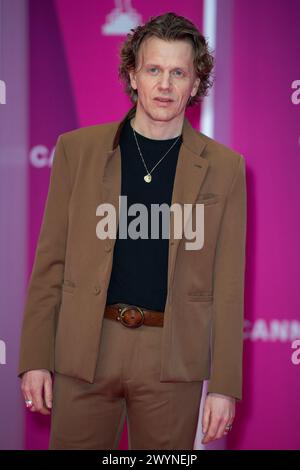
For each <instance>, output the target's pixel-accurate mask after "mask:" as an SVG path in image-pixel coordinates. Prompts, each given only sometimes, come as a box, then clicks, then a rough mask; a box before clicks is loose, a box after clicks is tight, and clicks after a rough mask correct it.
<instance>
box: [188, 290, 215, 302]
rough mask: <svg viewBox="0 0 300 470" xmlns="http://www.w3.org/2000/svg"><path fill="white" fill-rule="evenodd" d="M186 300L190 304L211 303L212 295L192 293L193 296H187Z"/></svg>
mask: <svg viewBox="0 0 300 470" xmlns="http://www.w3.org/2000/svg"><path fill="white" fill-rule="evenodd" d="M187 299H188V300H189V301H190V302H212V301H213V294H207V293H204V292H203V293H202V292H199V293H193V294H187Z"/></svg>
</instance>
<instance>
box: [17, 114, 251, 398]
mask: <svg viewBox="0 0 300 470" xmlns="http://www.w3.org/2000/svg"><path fill="white" fill-rule="evenodd" d="M134 112H135V108H134V107H133V108H131V110H130V111H129V112H128V113H127V114H126V116H125V117H124V119H123V120H120V121H114V122H110V123H106V124H101V125H94V126H88V127H85V128H80V129H75V130H72V131H69V132H65V133H63V134H61V135H59V137H58V140H57V144H56V148H55V155H54V160H53V165H52V170H51V177H50V185H49V190H48V196H47V200H46V206H45V211H44V216H43V220H42V225H41V229H40V234H39V239H38V244H37V249H36V254H35V259H34V264H33V269H32V273H31V277H30V281H29V286H28V290H27V298H26V305H25V312H24V318H23V326H22V332H21V341H20V356H19V368H18V376H21V374H22V373H23V372H25V371H27V370H31V369H48V370H50V371H51V372H54V371H57V372H60V373H62V374H67V375H69V376H73V377H76V378H79V379H82V380H85V381H87V382H90V383H93V381H94V378H95V368H96V362H97V354H98V349H99V341H100V334H101V328H102V318H103V314H104V308H105V304H106V293H107V288H108V283H109V279H110V274H111V268H112V260H113V249H114V242H115V239H109V238H108V239H106V240H100V239H99V238H98V237H97V236H96V225H97V223H98V222H99V217H98V216H97V215H96V208H97V206H98V205H99V204H100V203H103V202H109V203H111V204H113V205H114V206H115V208H116V210H117V213H118V203H119V195H120V194H121V164H120V146H119V136H120V130H121V128H122V124H123V123H124V121H125V119H130V118H131V117H132V116H133V115H134ZM175 202H177V203H180V204H184V203H193V204H195V203H196V202H197V203H200V202H202V203H204V227H205V228H204V246H203V247H202V248H201V249H200V250H197V251H195V250H186V249H185V241H186V240H185V239H184V237H183V238H181V239H178V238H177V239H176V238H174V233H173V218H172V217H171V218H170V239H169V258H168V263H169V264H168V291H167V299H166V307H165V312H164V327H163V344H162V353H161V372H160V380H161V381H162V382H169V381H171V382H176V381H179V382H189V381H197V380H204V379H210V381H209V384H208V391H209V392H215V393H221V394H224V395H231V396H234V397H235V398H237V399H238V400H241V399H242V356H243V316H244V315H243V311H244V271H245V242H246V182H245V160H244V158H243V156H242V155H240V154H238V153H236V152H234V151H233V150H231V149H229V148H228V147H226V146H224V145H222V144H221V143H218V142H216V141H215V140H213V139H211V138H209V137H208V136H206V135H204V134H203V133H201V132H197V131H196V130H194V129H193V127H192V126H191V124H190V122H189V121H188V119H187V117H185V118H184V125H183V143H182V145H181V147H180V152H179V156H178V164H177V168H176V175H175V181H174V188H173V195H172V204H173V203H175ZM111 347H112V348H113V347H114V345H113V344H112V345H111Z"/></svg>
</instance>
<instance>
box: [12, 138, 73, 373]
mask: <svg viewBox="0 0 300 470" xmlns="http://www.w3.org/2000/svg"><path fill="white" fill-rule="evenodd" d="M70 193H71V184H70V174H69V170H68V164H67V159H66V155H65V150H64V144H63V138H62V135H60V136H58V139H57V142H56V146H55V152H54V158H53V163H52V169H51V174H50V182H49V188H48V194H47V198H46V204H45V210H44V214H43V219H42V223H41V228H40V233H39V238H38V242H37V247H36V252H35V258H34V263H33V268H32V272H31V277H30V279H29V285H28V288H27V295H26V302H25V309H24V316H23V324H22V329H21V338H20V350H19V366H18V376H19V377H20V376H21V374H22V373H23V372H25V371H27V370H32V369H47V370H50V371H51V372H52V373H53V371H54V341H55V331H56V323H57V315H58V311H59V306H60V302H61V285H62V282H63V276H64V263H65V251H66V240H67V229H68V204H69V199H70Z"/></svg>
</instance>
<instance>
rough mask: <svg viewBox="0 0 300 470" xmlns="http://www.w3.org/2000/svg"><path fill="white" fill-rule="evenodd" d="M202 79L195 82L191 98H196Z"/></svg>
mask: <svg viewBox="0 0 300 470" xmlns="http://www.w3.org/2000/svg"><path fill="white" fill-rule="evenodd" d="M200 81H201V80H200V78H199V77H198V78H197V79H196V80H195V83H194V86H193V89H192V91H191V96H195V95H196V93H197V91H198V88H199V85H200Z"/></svg>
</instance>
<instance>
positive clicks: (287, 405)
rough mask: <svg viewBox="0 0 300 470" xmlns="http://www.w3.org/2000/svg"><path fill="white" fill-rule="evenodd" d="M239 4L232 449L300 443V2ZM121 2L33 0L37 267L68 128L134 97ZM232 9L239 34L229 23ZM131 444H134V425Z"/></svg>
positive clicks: (177, 4)
mask: <svg viewBox="0 0 300 470" xmlns="http://www.w3.org/2000/svg"><path fill="white" fill-rule="evenodd" d="M119 3H121V2H119ZM131 3H132V9H134V11H131V12H130V15H129V17H131V18H133V19H134V18H136V16H135V15H139V16H138V18H140V19H141V21H142V22H145V21H146V20H147V19H148V18H149V17H150V16H152V15H158V14H160V13H163V12H166V11H174V12H176V13H178V14H182V15H184V16H187V17H188V18H190V19H191V20H192V21H193V22H194V23H195V24H196V25H197V26H198V27H199V28H200V30H202V29H203V3H202V1H196V0H189V1H186V2H182V1H179V0H172V1H164V2H163V4H162V2H159V1H157V0H153V1H151V2H144V1H142V0H135V1H133V2H131ZM227 4H228V5H229V4H230V11H229V10H228V11H227V15H224V16H222V17H221V18H219V21H218V24H217V25H218V28H217V32H216V33H217V44H219V45H220V51H221V47H223V49H224V47H225V46H224V45H225V44H226V45H227V46H228V47H227V46H226V47H227V48H226V51H227V56H226V57H228V58H229V59H230V60H227V61H225V60H224V56H223V55H222V56H221V53H220V56H219V70H220V75H219V77H221V76H223V77H224V78H225V79H226V86H227V88H226V92H225V91H224V94H222V92H221V91H222V83H221V81H220V84H219V85H218V86H219V88H217V93H216V97H217V98H218V102H217V103H215V122H216V123H217V124H218V125H217V130H218V133H217V134H218V135H220V136H221V135H222V136H223V137H224V138H225V136H227V141H226V144H229V145H230V146H231V147H232V148H234V149H236V150H237V151H239V152H241V153H242V154H243V155H244V156H245V159H246V161H247V187H248V236H247V271H246V296H245V317H246V319H245V320H246V321H245V356H244V364H245V366H244V390H243V396H244V399H243V401H242V403H241V404H239V405H238V407H237V417H236V420H235V424H234V428H233V430H232V431H231V434H230V436H229V437H228V440H227V448H232V449H264V448H265V449H266V448H269V449H289V448H295V449H300V440H299V429H300V412H299V405H298V403H297V401H298V398H299V396H300V381H299V371H300V368H299V367H300V366H298V367H297V366H296V365H294V364H293V363H292V361H291V355H292V349H291V344H292V340H293V339H294V338H299V337H300V322H299V297H298V295H297V288H298V280H299V265H300V259H299V258H300V257H299V250H298V247H297V244H296V242H297V240H298V239H299V235H300V233H299V221H298V218H297V217H296V216H297V215H298V214H299V210H297V209H298V199H299V184H297V183H298V178H299V176H300V172H299V170H300V160H299V141H300V140H299V106H296V105H295V104H293V103H292V100H291V94H292V89H291V84H292V82H293V81H294V80H296V79H298V80H299V79H300V70H299V60H298V57H299V52H300V51H299V45H300V32H299V28H298V27H297V22H296V21H295V19H296V18H299V15H300V2H299V1H297V0H290V1H289V2H284V1H283V0H282V1H279V0H277V1H274V0H273V1H271V0H252V1H247V0H239V1H237V0H235V1H234V0H230V1H229V0H228V3H227ZM161 5H163V7H162V6H161ZM287 5H288V8H287ZM217 7H218V8H223V9H224V8H226V1H225V2H224V0H219V1H217ZM114 8H115V2H113V1H106V2H101V1H99V0H88V1H86V0H85V1H80V0H77V1H76V2H74V1H73V0H56V1H55V0H43V2H41V1H40V0H29V20H30V23H29V26H30V27H29V41H30V54H29V62H30V69H29V70H30V156H31V158H30V164H29V170H28V171H29V179H30V194H29V197H30V213H29V214H28V217H29V220H30V224H29V225H30V234H29V235H30V246H29V253H30V259H29V266H28V275H29V274H30V271H31V266H32V261H33V256H34V252H35V247H36V241H37V236H38V232H39V227H40V223H41V217H42V214H43V210H44V204H45V199H46V194H47V189H48V183H49V175H50V166H51V157H52V151H53V147H54V145H55V142H56V139H57V136H58V134H60V133H62V132H65V131H67V130H70V129H74V128H77V127H81V126H88V125H92V124H98V123H103V122H108V121H112V120H116V119H120V118H121V117H122V116H123V114H124V113H125V112H126V111H127V109H128V108H129V106H130V102H129V100H128V98H127V97H126V95H125V94H124V92H123V85H122V84H121V83H120V82H119V80H118V76H117V75H118V74H117V67H118V47H119V45H120V43H121V41H123V40H124V38H125V33H124V31H123V29H124V23H123V24H118V22H117V21H115V22H114V19H115V18H114V16H113V15H112V12H113V10H114ZM229 17H230V18H229ZM228 18H229V19H230V21H231V25H232V28H231V27H230V28H229V29H230V34H231V35H230V36H229V35H228V30H229V29H228V28H227V29H226V27H225V26H224V24H225V21H228ZM104 25H106V26H105V27H106V31H109V28H111V31H113V27H114V26H115V29H114V31H116V30H117V31H121V33H119V34H116V32H115V33H114V34H108V33H106V34H104V33H103V30H102V28H103V27H104ZM133 26H134V24H133V25H132V26H130V27H133ZM129 29H130V28H129ZM122 31H123V32H122ZM223 49H222V50H223ZM216 57H217V59H218V49H217V51H216ZM224 90H225V88H224ZM225 103H226V104H225ZM228 107H230V112H229V108H228ZM200 111H201V110H200V107H199V106H197V107H195V108H193V109H192V110H189V111H188V113H187V115H188V117H189V119H190V120H191V122H192V124H193V125H194V127H195V128H197V129H199V124H200ZM229 118H230V119H229ZM228 119H229V121H228ZM228 129H230V132H229V131H228ZM222 131H223V133H222ZM228 132H229V134H228ZM224 143H225V142H224ZM99 145H101V142H99ZM295 247H296V248H295ZM25 413H26V447H27V448H29V449H44V448H47V445H48V436H49V423H50V420H49V417H43V416H38V415H32V414H30V412H28V411H25ZM120 448H121V449H126V448H127V428H126V425H125V427H124V433H123V437H122V439H121V445H120Z"/></svg>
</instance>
